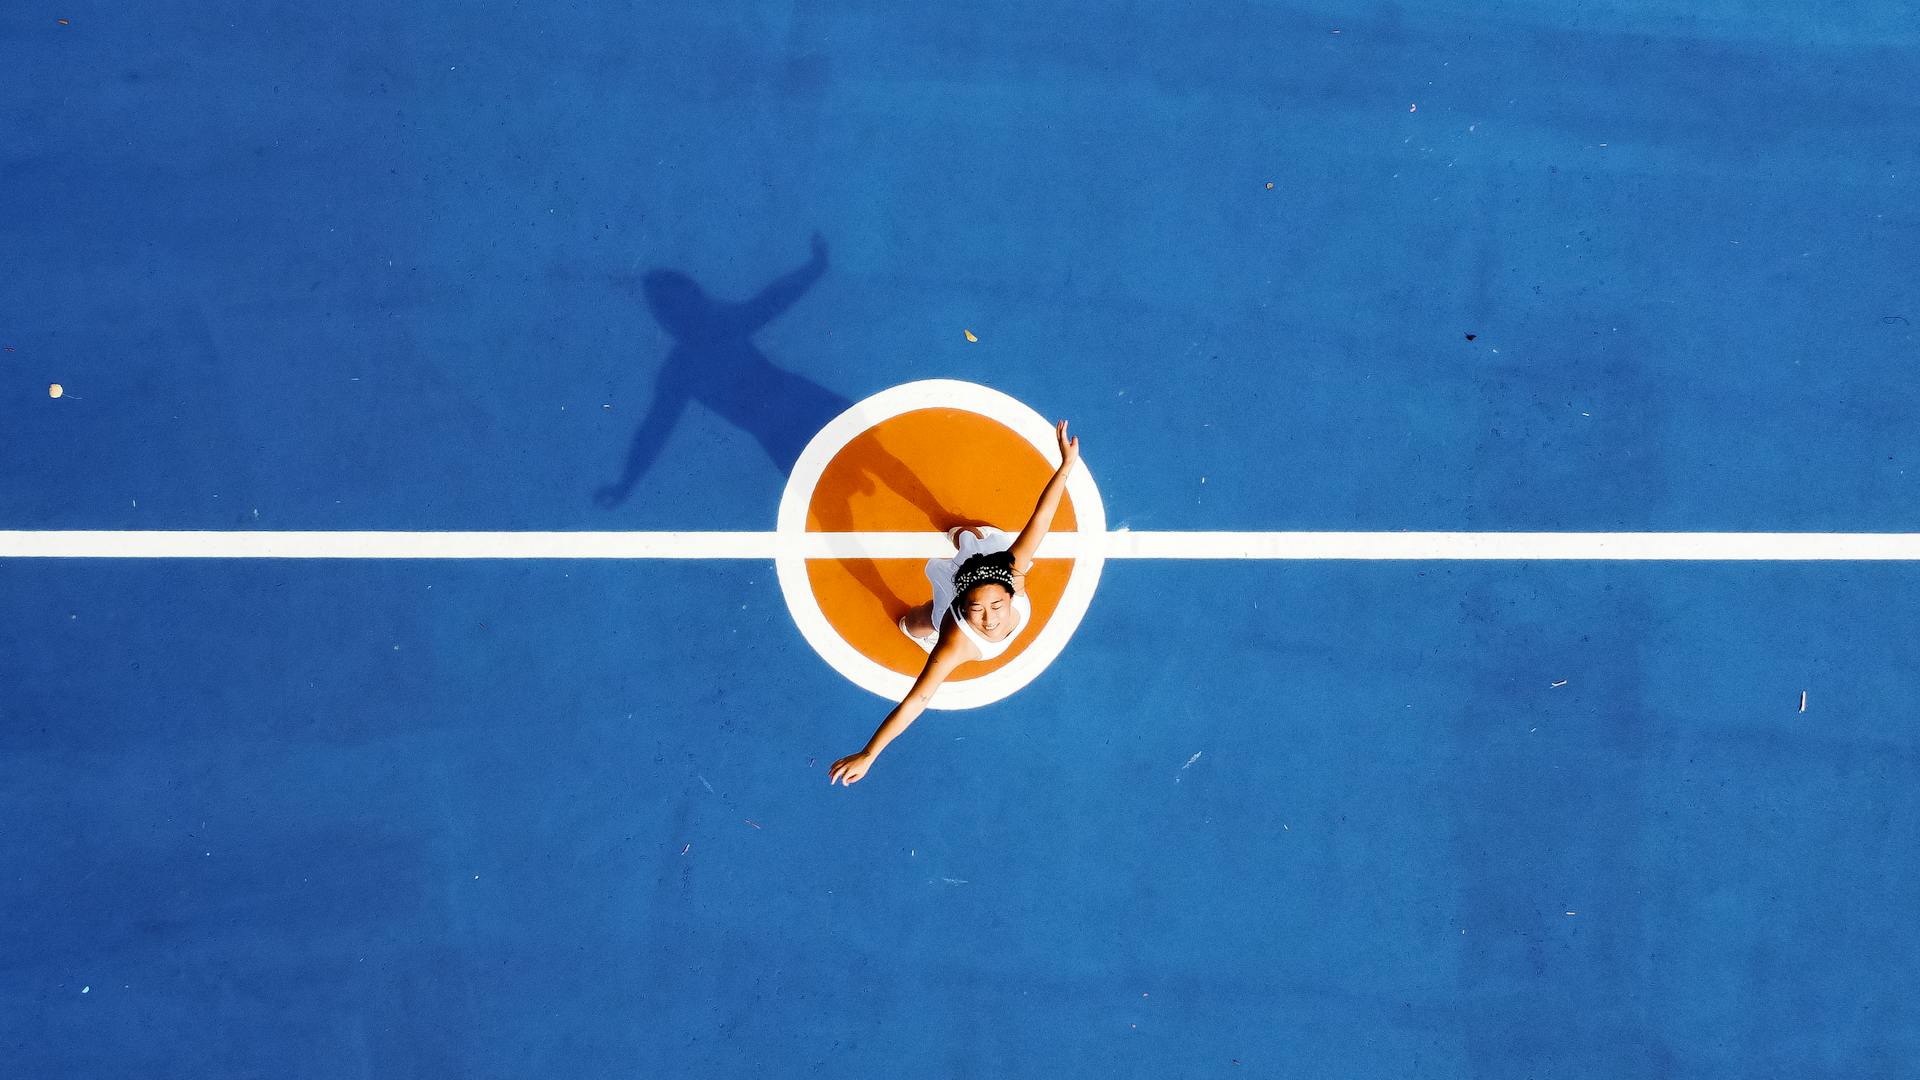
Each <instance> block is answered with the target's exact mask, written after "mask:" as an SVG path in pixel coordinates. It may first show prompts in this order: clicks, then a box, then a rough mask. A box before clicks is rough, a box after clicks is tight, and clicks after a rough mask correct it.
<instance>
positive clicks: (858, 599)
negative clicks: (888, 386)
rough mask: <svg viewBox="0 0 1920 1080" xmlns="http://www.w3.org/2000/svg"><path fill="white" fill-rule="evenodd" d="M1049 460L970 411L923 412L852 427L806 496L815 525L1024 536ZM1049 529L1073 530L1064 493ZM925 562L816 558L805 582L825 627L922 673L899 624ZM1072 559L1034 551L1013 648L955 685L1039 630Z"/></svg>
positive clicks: (921, 592) (1015, 651) (961, 674)
mask: <svg viewBox="0 0 1920 1080" xmlns="http://www.w3.org/2000/svg"><path fill="white" fill-rule="evenodd" d="M1053 468H1054V467H1053V465H1052V463H1050V462H1048V461H1047V459H1046V458H1044V457H1042V456H1041V454H1040V452H1039V451H1038V450H1035V449H1034V448H1033V444H1032V443H1029V442H1027V441H1026V440H1025V439H1023V438H1021V437H1020V435H1019V434H1018V433H1016V432H1015V431H1014V430H1013V429H1012V428H1009V427H1007V426H1006V425H1005V424H1002V423H1000V422H999V421H998V420H994V419H992V418H990V417H986V416H982V415H980V414H978V413H973V412H967V411H966V410H963V409H916V410H914V411H912V412H905V413H901V414H900V415H898V416H894V417H890V418H888V419H886V420H882V421H880V422H879V423H878V424H875V425H874V426H872V427H870V428H868V429H867V430H866V431H864V432H861V433H860V434H859V435H857V436H855V437H854V438H853V439H852V440H851V441H850V442H848V443H847V445H845V446H844V447H841V449H840V452H839V453H837V454H835V455H834V456H833V459H832V460H831V461H829V462H828V463H827V467H826V470H825V471H824V472H822V473H821V475H820V482H819V483H818V484H817V485H816V486H815V487H814V489H813V498H812V499H811V500H809V502H808V504H807V531H808V532H933V533H941V532H945V531H946V530H948V529H950V528H952V527H954V526H955V525H992V526H994V527H995V528H998V529H1002V530H1005V531H1006V532H1008V533H1013V534H1016V535H1017V534H1018V533H1019V531H1020V530H1021V529H1022V528H1024V527H1025V526H1026V523H1027V518H1028V517H1029V516H1030V515H1031V514H1032V513H1033V506H1034V503H1035V501H1037V500H1038V499H1039V497H1040V490H1041V489H1042V488H1044V487H1045V486H1046V484H1047V480H1048V479H1049V478H1050V477H1051V476H1052V475H1053ZM1052 528H1053V531H1056V532H1070V531H1074V529H1075V528H1076V525H1075V519H1074V514H1073V506H1072V500H1071V498H1070V497H1066V496H1063V497H1062V498H1061V500H1060V509H1059V512H1058V513H1056V514H1055V515H1054V519H1053V527H1052ZM926 565H927V560H925V559H809V560H807V579H808V582H809V584H810V585H811V586H812V588H813V595H814V598H815V600H817V601H818V602H819V605H820V611H821V613H822V614H824V615H825V616H826V619H827V623H828V625H830V626H832V627H833V629H834V632H835V633H837V634H839V635H840V637H841V638H842V639H843V640H845V641H846V643H847V644H848V645H851V646H852V647H853V648H854V649H855V650H857V651H858V652H860V653H861V654H862V655H864V656H866V657H867V658H868V659H869V660H872V661H873V662H874V663H877V664H879V665H881V666H882V667H885V668H887V669H889V670H891V671H895V672H898V673H900V674H902V675H907V676H915V675H918V674H919V673H920V671H921V669H922V668H924V667H925V666H926V663H927V654H926V653H924V652H922V651H921V649H920V647H919V646H918V645H915V644H914V643H913V642H911V641H908V640H907V638H906V635H904V634H902V633H901V632H900V628H899V626H898V625H897V621H898V620H899V618H900V617H901V616H902V615H905V614H906V613H907V611H908V610H909V609H911V608H914V607H917V606H919V605H921V604H924V603H926V602H927V601H928V600H929V599H931V597H932V595H933V587H932V585H931V584H929V583H928V581H927V575H926ZM1072 569H1073V560H1072V559H1036V560H1034V564H1033V568H1032V569H1031V570H1030V571H1029V572H1028V574H1027V582H1026V589H1027V596H1028V599H1029V600H1030V601H1031V602H1032V604H1033V623H1032V625H1030V626H1024V627H1021V628H1020V633H1019V636H1018V637H1016V638H1015V639H1014V641H1013V644H1011V645H1009V646H1008V647H1007V651H1006V652H1004V653H1002V654H1000V655H999V656H998V657H995V658H994V659H992V660H981V661H974V662H972V663H969V664H965V665H962V666H961V667H960V669H959V670H958V671H956V672H955V673H954V677H953V678H951V679H950V680H949V681H950V682H961V681H965V680H967V679H974V678H978V677H980V676H982V675H986V674H988V673H989V672H993V671H997V670H999V669H1000V668H1001V667H1002V666H1004V665H1006V664H1007V663H1009V662H1011V661H1012V660H1013V658H1014V657H1016V656H1018V655H1020V653H1021V652H1023V651H1024V650H1025V649H1026V647H1027V646H1028V645H1029V644H1031V643H1032V642H1033V640H1034V639H1035V638H1036V637H1038V636H1039V633H1040V629H1041V628H1042V627H1044V626H1045V625H1046V624H1047V620H1048V619H1049V618H1051V617H1052V615H1053V612H1054V609H1055V608H1056V607H1058V606H1059V604H1060V597H1061V595H1062V594H1063V593H1064V592H1065V591H1066V587H1067V578H1068V576H1069V574H1070V573H1071V572H1072Z"/></svg>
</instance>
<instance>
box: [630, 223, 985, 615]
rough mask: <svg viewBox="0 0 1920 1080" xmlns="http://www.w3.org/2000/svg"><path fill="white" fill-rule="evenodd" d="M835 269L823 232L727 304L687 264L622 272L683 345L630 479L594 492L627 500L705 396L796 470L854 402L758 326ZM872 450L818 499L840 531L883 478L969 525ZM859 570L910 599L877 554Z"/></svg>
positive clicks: (899, 608) (659, 383)
mask: <svg viewBox="0 0 1920 1080" xmlns="http://www.w3.org/2000/svg"><path fill="white" fill-rule="evenodd" d="M826 270H827V243H826V241H825V240H824V239H823V238H822V237H821V236H820V234H819V233H814V234H813V255H812V257H811V258H809V259H808V260H807V261H806V263H804V264H803V265H801V266H800V267H799V268H798V269H796V270H793V271H792V272H790V273H787V274H785V275H782V276H781V277H779V278H776V279H774V280H773V281H772V282H771V283H769V284H768V285H767V286H766V287H765V288H763V289H761V290H760V292H759V293H758V294H757V295H755V296H754V297H753V298H752V299H749V300H745V301H742V302H738V303H727V302H724V301H720V300H715V299H713V298H712V297H710V296H708V295H707V293H706V290H704V289H702V288H701V287H700V284H699V283H698V282H696V281H694V280H693V279H692V278H691V277H689V276H687V275H686V274H683V273H681V272H680V271H678V270H664V269H654V270H649V271H647V272H646V274H644V275H643V276H642V277H641V278H640V279H639V280H638V282H634V281H633V280H631V279H629V278H624V277H620V276H616V277H615V278H614V282H615V284H617V285H621V286H624V287H631V286H632V285H635V284H637V285H638V286H639V290H640V293H641V295H642V296H643V297H644V299H645V300H646V304H647V307H648V309H649V310H651V311H652V312H653V317H654V318H655V319H656V320H658V321H659V323H660V325H661V326H662V327H663V328H664V329H665V330H666V331H667V333H669V334H671V335H673V339H674V344H673V349H672V350H671V351H670V352H668V353H667V359H666V362H665V363H664V364H662V365H661V367H660V374H659V375H658V376H657V377H656V378H655V380H654V384H653V402H652V404H651V405H649V406H648V408H647V414H646V416H645V417H643V418H642V419H641V421H640V427H639V428H638V429H637V430H636V431H635V432H634V434H633V442H632V444H631V445H630V446H629V447H628V449H627V461H626V466H625V468H624V469H622V470H621V473H620V478H619V479H618V480H616V481H614V482H613V483H611V484H608V485H607V486H605V487H602V488H600V489H599V490H598V491H596V492H595V493H594V501H595V502H597V503H599V504H600V505H601V506H604V507H609V508H611V507H615V506H618V505H620V504H621V503H623V502H625V501H626V499H627V497H628V496H629V495H631V494H632V493H633V489H634V487H635V486H636V485H638V484H639V482H640V480H641V478H642V477H644V476H645V475H646V474H647V471H648V470H649V469H651V468H652V467H653V464H654V462H655V461H656V460H658V458H659V456H660V451H661V450H662V449H663V448H664V447H665V446H666V444H667V438H668V436H670V435H671V434H672V433H673V429H674V426H675V425H676V424H677V423H678V422H679V420H680V416H681V414H682V413H684V412H685V411H686V408H687V406H688V404H690V403H692V402H698V403H699V404H701V405H704V406H706V407H707V408H708V409H709V410H711V411H712V412H713V413H714V414H716V415H718V416H719V417H720V418H721V419H723V420H726V421H727V422H728V423H731V424H733V425H734V426H735V427H737V428H739V429H740V430H742V431H744V432H746V433H747V434H749V435H751V436H753V438H754V440H755V441H756V442H758V443H759V444H760V448H761V449H762V450H764V451H766V454H767V457H768V458H769V459H770V460H771V461H772V462H773V464H774V465H775V467H777V468H778V469H779V470H780V474H781V475H782V476H787V475H789V474H791V473H792V472H793V464H794V462H795V461H796V460H798V459H799V457H800V452H801V450H803V449H804V448H805V447H806V445H807V441H808V440H809V439H811V438H813V435H814V433H815V432H817V431H819V430H820V429H821V428H823V427H825V426H826V425H827V422H828V421H830V420H832V419H833V418H834V417H836V416H838V415H840V414H841V413H843V412H845V411H846V410H847V409H848V408H850V407H852V405H853V402H852V401H849V400H848V399H847V398H846V397H844V396H842V395H840V394H838V393H835V392H834V391H832V390H829V389H827V388H826V387H824V386H821V385H820V384H819V383H817V382H814V381H813V380H812V379H809V378H807V377H806V376H805V375H801V374H799V373H798V372H794V371H789V370H787V369H786V368H783V367H781V366H779V365H778V364H775V363H774V362H773V361H771V360H769V359H768V358H767V356H766V354H765V353H762V352H761V351H760V349H759V348H758V347H757V346H756V345H754V343H753V340H752V338H753V335H754V334H755V333H756V332H757V331H759V330H760V329H761V328H762V327H764V326H766V325H767V324H768V323H770V322H772V321H773V320H774V319H775V318H778V317H779V316H780V314H781V313H782V312H784V311H786V310H787V309H788V308H790V307H792V306H793V305H794V303H795V302H796V301H798V300H799V299H800V298H801V297H802V296H804V295H805V294H806V292H807V290H808V289H810V288H812V287H813V283H814V282H816V281H818V280H820V276H821V275H822V274H824V273H826ZM876 451H877V452H876V453H875V454H874V455H873V457H872V458H871V459H870V460H868V459H863V463H862V465H861V470H862V471H861V474H860V476H859V478H858V481H857V486H855V487H852V488H851V489H850V490H847V491H845V492H841V491H838V490H823V491H821V492H820V493H819V495H820V496H822V497H816V498H815V500H814V507H813V508H814V510H815V511H816V512H817V513H818V514H819V516H820V523H821V524H822V525H823V526H825V527H826V529H827V530H828V531H832V532H849V531H852V530H853V528H854V523H853V511H852V506H851V505H850V501H849V500H850V497H851V496H852V495H854V494H870V493H872V492H873V490H874V487H873V484H874V483H875V482H876V481H877V482H878V483H880V484H884V485H885V486H886V487H887V488H889V489H891V490H892V491H893V492H894V493H895V494H898V495H899V496H900V497H901V498H903V499H905V500H907V502H909V503H911V504H912V505H913V506H914V507H916V508H917V509H919V510H920V512H921V513H923V514H925V515H926V516H927V518H928V519H929V520H931V521H932V522H933V523H934V524H935V526H936V527H938V528H942V529H944V528H948V527H949V526H951V525H956V524H961V522H960V520H959V519H958V518H957V517H955V516H954V514H953V513H951V512H950V511H948V510H947V509H946V508H945V507H944V506H942V505H941V504H940V501H939V500H938V499H937V498H935V497H934V495H933V493H932V492H931V491H929V490H927V487H926V485H925V484H923V483H921V481H920V478H919V477H917V476H915V475H914V472H913V470H912V469H911V468H909V467H908V466H907V464H906V463H905V462H903V461H901V460H900V459H898V458H896V457H894V456H893V455H892V454H890V453H888V452H887V451H886V450H885V448H884V447H876ZM847 565H848V568H849V570H850V571H851V572H852V573H853V575H854V577H855V578H856V579H857V580H858V581H859V582H860V583H861V584H862V585H863V586H864V587H866V588H867V589H869V590H870V591H872V592H873V594H874V595H875V596H877V597H879V598H880V599H881V601H882V602H883V603H886V604H887V606H888V608H889V610H890V611H892V612H893V613H894V614H895V615H896V616H897V615H898V614H903V613H905V611H906V610H907V608H908V607H909V606H910V605H908V603H907V602H906V601H905V600H903V599H901V598H900V596H899V595H898V594H897V593H895V592H894V591H893V590H892V589H891V588H889V587H888V586H887V584H886V582H885V581H884V580H883V579H882V578H881V576H880V572H879V569H878V568H877V567H875V566H874V565H873V563H872V562H871V561H868V560H848V563H847Z"/></svg>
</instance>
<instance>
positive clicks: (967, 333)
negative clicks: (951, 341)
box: [960, 330, 980, 341]
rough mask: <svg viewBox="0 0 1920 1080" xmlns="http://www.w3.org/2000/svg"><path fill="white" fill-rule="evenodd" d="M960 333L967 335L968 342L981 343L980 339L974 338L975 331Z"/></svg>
mask: <svg viewBox="0 0 1920 1080" xmlns="http://www.w3.org/2000/svg"><path fill="white" fill-rule="evenodd" d="M960 332H961V333H963V334H965V335H967V340H968V341H979V340H980V339H979V338H977V337H974V336H973V331H971V330H962V331H960Z"/></svg>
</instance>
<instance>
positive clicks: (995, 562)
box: [953, 551, 1013, 614]
mask: <svg viewBox="0 0 1920 1080" xmlns="http://www.w3.org/2000/svg"><path fill="white" fill-rule="evenodd" d="M980 585H999V586H1001V587H1002V588H1004V589H1006V590H1007V591H1008V592H1012V591H1013V556H1012V555H1009V554H1007V553H1006V552H1004V551H995V552H992V553H990V554H986V555H975V556H974V557H973V558H971V559H968V560H967V561H966V562H964V563H962V564H960V569H959V571H958V572H957V573H955V574H954V575H953V610H954V612H955V613H956V614H957V613H958V612H959V611H960V604H961V602H962V601H964V600H965V599H966V598H967V593H969V592H971V591H973V589H974V588H976V587H977V586H980Z"/></svg>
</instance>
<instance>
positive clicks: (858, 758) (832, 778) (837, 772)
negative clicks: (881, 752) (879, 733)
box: [827, 752, 873, 787]
mask: <svg viewBox="0 0 1920 1080" xmlns="http://www.w3.org/2000/svg"><path fill="white" fill-rule="evenodd" d="M872 765H873V758H872V757H871V756H869V755H868V754H866V753H864V752H862V753H858V754H848V755H847V756H846V757H843V758H841V759H840V760H839V761H836V762H834V763H833V770H832V771H831V772H829V773H828V774H827V786H828V787H832V786H833V785H834V783H835V782H839V783H842V784H845V785H846V786H848V787H852V786H853V784H854V782H855V781H856V780H859V779H860V778H861V777H863V776H865V775H867V769H869V768H871V767H872Z"/></svg>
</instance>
